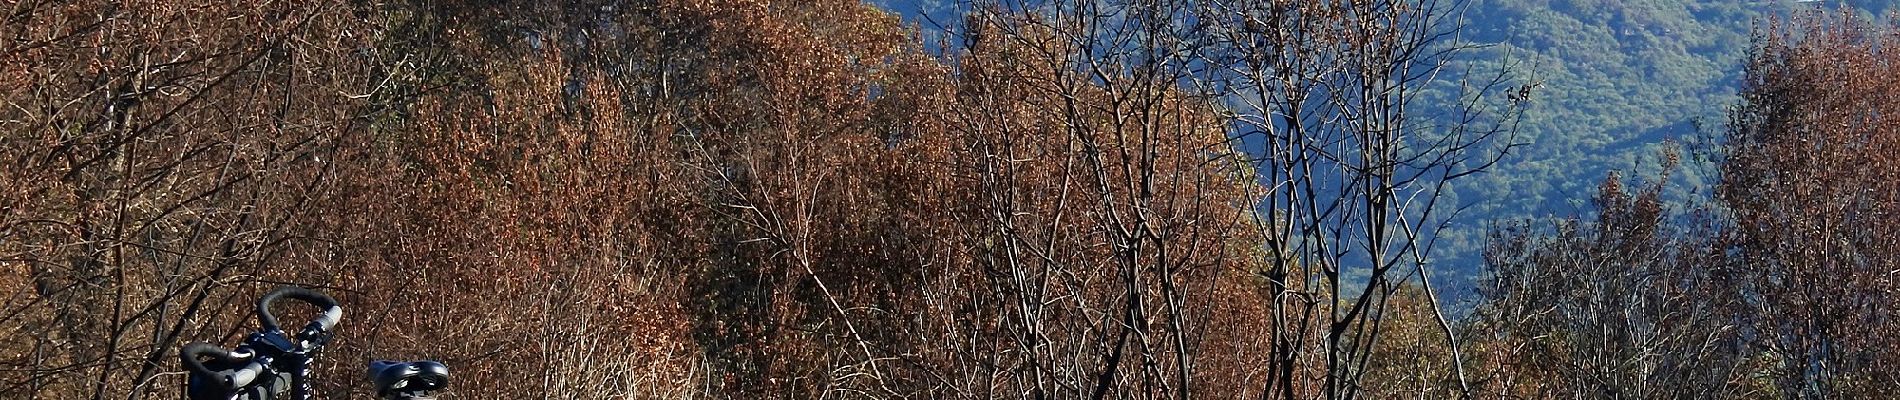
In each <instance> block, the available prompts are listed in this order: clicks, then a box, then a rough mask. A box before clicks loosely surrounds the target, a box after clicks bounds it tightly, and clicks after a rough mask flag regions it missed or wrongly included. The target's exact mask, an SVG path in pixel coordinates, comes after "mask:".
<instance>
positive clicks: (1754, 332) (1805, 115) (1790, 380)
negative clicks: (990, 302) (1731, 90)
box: [1717, 11, 1900, 398]
mask: <svg viewBox="0 0 1900 400" xmlns="http://www.w3.org/2000/svg"><path fill="white" fill-rule="evenodd" d="M1757 36H1758V37H1757V39H1756V45H1755V46H1754V48H1753V50H1751V51H1750V54H1749V57H1748V60H1747V62H1746V63H1745V69H1744V74H1743V80H1742V90H1741V103H1740V104H1739V105H1738V106H1737V107H1736V108H1735V109H1734V110H1733V111H1732V112H1731V118H1730V123H1729V126H1728V130H1727V132H1726V133H1727V135H1726V140H1727V141H1726V143H1724V145H1723V151H1724V155H1725V158H1724V159H1722V162H1723V163H1722V181H1721V184H1720V185H1719V186H1718V187H1717V195H1718V196H1719V198H1720V199H1721V201H1722V202H1723V203H1724V204H1726V205H1727V206H1728V208H1729V209H1730V210H1731V211H1732V212H1733V214H1734V223H1735V227H1734V232H1733V235H1734V236H1735V238H1734V240H1735V241H1736V242H1735V243H1734V248H1735V251H1736V257H1737V260H1736V265H1735V267H1734V268H1732V269H1729V270H1727V273H1728V274H1729V275H1728V277H1727V279H1729V280H1730V282H1731V283H1730V284H1731V285H1733V287H1732V288H1730V289H1729V290H1730V291H1731V293H1730V295H1732V296H1736V297H1737V298H1738V299H1739V300H1738V301H1740V302H1743V304H1745V305H1746V306H1747V308H1746V310H1745V311H1744V312H1741V313H1739V314H1737V315H1735V318H1737V319H1738V320H1739V322H1742V323H1744V324H1745V326H1746V329H1747V332H1746V336H1747V337H1749V338H1752V342H1751V344H1752V345H1753V350H1754V351H1757V352H1759V354H1760V355H1761V356H1762V357H1766V358H1768V359H1769V360H1772V361H1771V362H1770V364H1769V369H1768V370H1767V371H1765V372H1767V373H1769V374H1770V377H1771V379H1772V381H1773V383H1774V384H1773V387H1774V388H1775V389H1777V392H1776V393H1778V394H1779V395H1781V396H1788V397H1803V398H1811V397H1830V396H1835V395H1846V396H1856V395H1873V396H1878V395H1879V394H1881V393H1891V392H1892V391H1893V390H1894V389H1895V388H1900V377H1897V376H1896V375H1895V374H1894V373H1893V369H1892V368H1888V367H1885V366H1889V365H1892V363H1893V362H1896V361H1900V351H1896V349H1900V346H1895V345H1894V342H1893V341H1892V338H1894V337H1896V333H1900V330H1896V328H1900V324H1897V322H1896V320H1895V319H1894V318H1893V310H1892V304H1893V303H1894V301H1895V298H1894V293H1896V292H1895V286H1894V285H1895V281H1894V278H1895V274H1894V272H1893V271H1895V270H1900V258H1896V256H1900V241H1897V240H1900V239H1895V238H1894V237H1893V235H1891V234H1889V232H1888V231H1889V230H1890V228H1891V227H1892V226H1894V224H1895V223H1896V222H1900V219H1897V218H1900V208H1896V207H1900V201H1896V198H1895V196H1896V194H1900V186H1896V185H1900V165H1896V163H1897V160H1896V158H1895V156H1894V155H1895V154H1900V152H1897V151H1900V136H1896V134H1895V132H1896V131H1900V101H1895V100H1894V98H1895V97H1894V94H1895V93H1900V79H1896V78H1895V77H1896V76H1900V75H1895V74H1896V73H1900V49H1895V46H1894V44H1896V43H1900V29H1896V28H1894V27H1893V26H1890V25H1876V24H1874V23H1871V22H1868V21H1866V20H1863V19H1861V18H1859V17H1856V16H1854V15H1853V14H1852V13H1849V12H1846V11H1841V12H1820V11H1816V12H1812V13H1807V14H1802V15H1799V16H1797V17H1795V18H1792V19H1789V20H1773V21H1770V22H1769V23H1768V24H1766V25H1765V26H1764V27H1763V28H1760V29H1759V33H1758V35H1757Z"/></svg>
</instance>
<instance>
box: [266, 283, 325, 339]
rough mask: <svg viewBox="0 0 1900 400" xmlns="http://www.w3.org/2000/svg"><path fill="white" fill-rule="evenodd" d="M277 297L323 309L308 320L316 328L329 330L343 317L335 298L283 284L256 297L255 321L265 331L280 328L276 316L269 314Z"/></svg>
mask: <svg viewBox="0 0 1900 400" xmlns="http://www.w3.org/2000/svg"><path fill="white" fill-rule="evenodd" d="M279 297H283V298H289V299H292V300H297V301H302V302H304V303H309V304H310V305H313V306H317V308H320V309H323V314H322V315H319V316H317V319H316V320H315V321H311V322H310V325H312V326H314V327H316V328H317V329H318V330H321V331H329V330H330V329H331V328H334V327H336V323H337V321H339V320H342V319H343V308H342V307H338V306H337V303H336V299H334V298H331V297H330V296H326V295H324V294H323V293H317V292H316V291H314V290H310V289H304V288H300V287H295V286H285V287H282V288H278V289H277V290H272V291H271V292H270V293H268V294H265V295H264V297H262V298H259V299H257V322H258V323H261V324H263V325H264V326H263V328H264V330H265V331H273V330H280V329H282V328H281V327H279V326H278V325H277V316H275V315H271V313H270V309H271V304H272V303H275V302H277V298H279Z"/></svg>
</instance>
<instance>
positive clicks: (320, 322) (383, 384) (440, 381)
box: [179, 287, 449, 400]
mask: <svg viewBox="0 0 1900 400" xmlns="http://www.w3.org/2000/svg"><path fill="white" fill-rule="evenodd" d="M280 298H284V299H291V300H297V301H301V302H304V303H306V304H310V305H312V306H316V307H317V308H318V309H320V310H321V313H320V314H319V315H318V316H317V318H316V319H315V320H313V321H310V323H308V324H305V325H304V326H303V328H301V329H299V330H298V331H297V333H296V334H295V335H290V334H288V333H286V332H285V331H284V330H283V329H282V328H281V327H280V326H279V325H278V324H277V317H276V316H275V315H272V314H271V306H272V305H273V303H276V302H277V300H278V299H280ZM342 318H343V308H342V307H340V306H338V304H337V302H336V299H334V298H331V297H330V296H326V295H324V294H322V293H318V292H316V291H312V290H309V289H304V288H299V287H283V288H279V289H277V290H273V291H271V292H270V293H268V294H265V295H264V297H261V298H259V299H258V300H257V320H258V324H259V325H260V326H259V327H258V330H257V332H253V333H251V335H250V336H248V337H246V338H245V339H244V342H243V343H242V344H239V345H238V346H237V348H235V349H233V350H232V351H226V350H225V349H224V348H222V347H218V346H216V345H212V344H208V343H191V344H187V345H185V346H184V348H182V349H180V350H179V359H180V361H181V364H183V366H184V368H185V371H186V372H187V375H188V376H189V378H188V380H187V383H186V390H185V394H186V397H187V398H190V399H191V400H279V399H288V400H310V398H311V393H310V391H311V388H310V379H309V378H310V364H311V363H312V362H314V361H315V360H316V356H317V354H318V353H319V352H320V351H322V350H323V347H324V345H326V344H328V343H329V341H330V339H331V338H332V337H333V335H334V334H333V329H335V327H336V324H337V322H338V321H340V320H341V319H342ZM207 357H208V358H210V361H209V362H207V361H205V360H203V358H207ZM448 378H449V369H448V366H446V365H443V364H442V363H439V362H434V361H415V362H399V361H388V360H373V361H370V363H369V379H370V382H371V384H372V385H374V388H375V389H376V396H377V397H378V398H382V399H389V400H396V399H401V400H426V399H433V398H434V395H435V393H437V392H439V391H441V390H442V389H444V388H446V387H448Z"/></svg>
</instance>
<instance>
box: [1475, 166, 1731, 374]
mask: <svg viewBox="0 0 1900 400" xmlns="http://www.w3.org/2000/svg"><path fill="white" fill-rule="evenodd" d="M1663 158H1664V159H1665V160H1666V161H1665V165H1663V166H1662V167H1661V169H1662V170H1663V171H1665V172H1664V174H1662V175H1661V176H1657V177H1652V178H1650V180H1649V182H1648V183H1640V181H1638V183H1637V184H1632V183H1629V182H1625V181H1624V180H1623V178H1620V177H1619V176H1618V175H1617V174H1614V173H1613V174H1611V176H1610V177H1609V178H1606V179H1605V180H1604V181H1603V183H1602V185H1600V186H1599V187H1598V191H1597V195H1596V196H1595V197H1594V198H1593V200H1594V201H1593V204H1595V206H1596V207H1595V208H1594V210H1593V216H1592V218H1591V219H1590V220H1587V221H1585V220H1582V219H1575V218H1573V219H1568V220H1562V221H1558V222H1556V223H1554V224H1552V225H1548V226H1541V225H1537V224H1533V223H1530V222H1517V223H1511V224H1507V225H1503V226H1500V227H1498V228H1496V229H1495V230H1493V233H1492V236H1491V239H1490V241H1489V243H1490V245H1489V247H1488V249H1487V251H1486V253H1485V258H1486V265H1487V270H1488V271H1489V273H1488V278H1487V280H1486V281H1485V283H1484V284H1483V285H1481V286H1480V289H1479V291H1480V294H1481V295H1482V296H1484V299H1485V301H1484V303H1483V304H1482V305H1480V306H1479V308H1478V309H1477V310H1476V315H1474V316H1473V318H1472V321H1471V323H1472V326H1471V330H1472V332H1471V337H1469V339H1470V340H1471V341H1472V347H1473V348H1474V353H1475V354H1474V358H1479V359H1481V361H1480V362H1478V363H1477V365H1482V366H1484V367H1483V368H1481V371H1480V376H1481V377H1482V379H1481V381H1482V382H1484V383H1485V384H1484V385H1482V386H1483V387H1482V388H1480V390H1481V392H1483V393H1486V395H1495V396H1520V397H1533V398H1657V397H1670V398H1684V397H1688V398H1700V397H1717V398H1733V397H1748V396H1759V395H1762V393H1760V392H1758V391H1757V390H1759V389H1760V388H1759V387H1758V386H1755V385H1752V384H1751V382H1749V377H1750V376H1751V374H1752V373H1753V371H1752V370H1753V369H1754V368H1757V367H1759V366H1758V365H1755V364H1752V363H1751V362H1750V360H1749V359H1748V357H1745V355H1744V353H1743V351H1742V349H1743V348H1744V346H1743V344H1742V342H1743V336H1742V332H1743V329H1742V328H1741V327H1740V326H1739V325H1738V324H1737V321H1736V320H1735V319H1734V318H1733V317H1732V313H1733V312H1734V311H1735V310H1737V309H1738V307H1740V306H1741V304H1740V303H1738V302H1737V299H1735V298H1734V297H1732V296H1727V295H1724V294H1723V292H1722V290H1723V288H1724V286H1723V284H1722V280H1721V279H1722V278H1723V277H1725V275H1724V272H1723V271H1725V270H1726V267H1727V263H1728V262H1729V259H1728V256H1727V254H1726V253H1725V252H1724V251H1723V248H1724V246H1725V244H1724V242H1723V236H1722V228H1723V227H1724V225H1723V224H1721V223H1720V219H1719V218H1717V216H1718V215H1719V214H1715V213H1714V212H1713V211H1712V210H1708V209H1698V210H1689V211H1686V212H1687V213H1688V214H1687V215H1677V212H1671V211H1670V210H1669V208H1670V207H1668V204H1666V202H1665V201H1664V200H1663V188H1664V185H1665V184H1666V183H1667V182H1668V176H1667V172H1668V171H1673V168H1674V165H1672V164H1673V163H1674V160H1675V159H1676V158H1675V153H1673V152H1670V153H1665V154H1664V157H1663Z"/></svg>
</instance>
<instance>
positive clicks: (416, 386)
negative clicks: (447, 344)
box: [369, 360, 449, 399]
mask: <svg viewBox="0 0 1900 400" xmlns="http://www.w3.org/2000/svg"><path fill="white" fill-rule="evenodd" d="M369 377H370V378H369V379H370V381H371V382H372V383H374V384H375V385H376V396H377V397H380V398H386V399H425V398H428V396H429V395H430V393H432V392H435V391H438V390H442V389H443V388H446V387H448V386H449V366H447V365H442V363H439V362H435V361H414V362H401V361H386V360H376V361H370V362H369Z"/></svg>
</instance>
